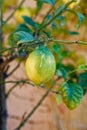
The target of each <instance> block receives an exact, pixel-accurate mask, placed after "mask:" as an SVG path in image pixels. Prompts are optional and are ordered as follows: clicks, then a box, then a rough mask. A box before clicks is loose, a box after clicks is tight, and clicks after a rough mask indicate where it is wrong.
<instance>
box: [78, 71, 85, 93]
mask: <svg viewBox="0 0 87 130" xmlns="http://www.w3.org/2000/svg"><path fill="white" fill-rule="evenodd" d="M77 82H78V84H79V85H80V86H81V87H82V89H83V92H84V94H86V93H87V71H86V72H83V73H81V74H80V75H79V76H78V79H77Z"/></svg>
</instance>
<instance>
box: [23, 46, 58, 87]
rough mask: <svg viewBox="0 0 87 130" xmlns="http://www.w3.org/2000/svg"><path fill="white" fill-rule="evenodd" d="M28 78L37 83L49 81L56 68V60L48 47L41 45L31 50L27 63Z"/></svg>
mask: <svg viewBox="0 0 87 130" xmlns="http://www.w3.org/2000/svg"><path fill="white" fill-rule="evenodd" d="M25 70H26V74H27V76H28V78H29V79H30V80H31V81H33V82H34V83H35V84H36V85H41V84H44V83H46V82H47V81H49V80H50V79H51V78H52V77H53V75H54V73H55V70H56V62H55V59H54V56H53V54H52V53H51V52H50V51H49V49H48V48H47V47H44V46H41V47H39V48H37V49H36V50H34V51H33V52H31V54H30V55H29V57H28V58H27V60H26V63H25Z"/></svg>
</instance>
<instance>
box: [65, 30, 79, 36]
mask: <svg viewBox="0 0 87 130" xmlns="http://www.w3.org/2000/svg"><path fill="white" fill-rule="evenodd" d="M66 33H68V34H69V35H79V32H76V31H69V30H67V31H66Z"/></svg>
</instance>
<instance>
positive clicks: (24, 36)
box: [13, 31, 34, 45]
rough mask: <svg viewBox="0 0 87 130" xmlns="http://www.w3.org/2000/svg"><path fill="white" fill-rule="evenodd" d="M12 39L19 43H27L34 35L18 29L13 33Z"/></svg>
mask: <svg viewBox="0 0 87 130" xmlns="http://www.w3.org/2000/svg"><path fill="white" fill-rule="evenodd" d="M13 39H14V41H15V42H16V43H17V45H19V44H20V43H28V42H32V41H33V40H34V37H33V36H32V35H31V34H29V33H28V32H24V31H18V32H15V33H14V35H13Z"/></svg>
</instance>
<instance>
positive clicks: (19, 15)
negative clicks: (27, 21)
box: [14, 8, 31, 23]
mask: <svg viewBox="0 0 87 130" xmlns="http://www.w3.org/2000/svg"><path fill="white" fill-rule="evenodd" d="M22 16H29V17H31V11H30V10H29V9H28V8H20V9H19V10H17V11H16V12H15V14H14V17H15V19H16V20H17V22H19V23H22V22H23V18H22Z"/></svg>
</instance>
